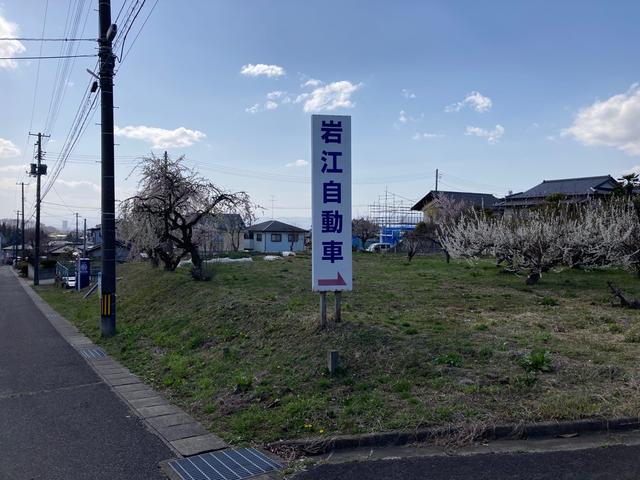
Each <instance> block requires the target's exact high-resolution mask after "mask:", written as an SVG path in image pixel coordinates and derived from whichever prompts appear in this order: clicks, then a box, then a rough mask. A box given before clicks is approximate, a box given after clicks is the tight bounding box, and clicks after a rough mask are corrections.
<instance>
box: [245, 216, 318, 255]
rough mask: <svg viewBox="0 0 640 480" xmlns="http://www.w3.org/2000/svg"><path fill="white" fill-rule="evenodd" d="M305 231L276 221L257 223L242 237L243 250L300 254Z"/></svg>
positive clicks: (302, 248)
mask: <svg viewBox="0 0 640 480" xmlns="http://www.w3.org/2000/svg"><path fill="white" fill-rule="evenodd" d="M306 234H307V230H305V229H304V228H299V227H294V226H293V225H288V224H286V223H283V222H279V221H277V220H269V221H266V222H262V223H257V224H255V225H253V226H251V227H249V228H247V232H246V233H245V235H244V248H245V249H247V250H255V251H257V252H286V251H291V252H301V251H303V250H304V242H305V235H306Z"/></svg>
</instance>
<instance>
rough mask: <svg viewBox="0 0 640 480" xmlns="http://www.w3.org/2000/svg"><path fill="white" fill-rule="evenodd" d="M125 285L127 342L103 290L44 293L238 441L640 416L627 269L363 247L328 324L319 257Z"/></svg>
mask: <svg viewBox="0 0 640 480" xmlns="http://www.w3.org/2000/svg"><path fill="white" fill-rule="evenodd" d="M118 276H119V277H122V280H121V281H119V282H118V331H119V333H118V335H117V336H116V337H114V338H111V339H107V340H105V339H100V337H99V317H98V299H97V297H96V296H95V295H94V296H93V297H91V299H89V300H83V299H82V296H81V295H78V294H77V293H75V292H70V291H62V290H59V289H57V288H55V287H38V289H37V290H38V292H39V293H40V294H41V295H42V296H43V297H44V298H45V299H46V300H47V301H48V302H49V303H51V304H52V305H53V306H54V308H55V309H56V310H58V311H59V312H60V313H61V314H63V315H64V316H65V317H67V318H68V319H69V320H71V321H72V322H74V323H75V324H76V325H78V327H79V328H80V329H81V330H82V331H83V332H85V333H86V334H87V335H89V336H90V337H91V338H92V339H94V340H95V341H97V342H98V343H99V344H101V345H102V346H103V347H104V348H105V349H106V350H107V351H108V352H109V353H110V354H111V355H113V356H114V357H116V358H118V359H120V361H122V362H123V363H124V364H125V365H126V366H127V367H129V368H130V369H131V370H132V371H134V372H135V373H136V374H138V375H140V376H141V377H142V378H144V379H145V380H146V381H147V382H148V383H150V384H151V385H153V386H154V387H155V388H157V389H159V390H161V391H163V392H164V394H165V395H166V396H167V397H168V398H169V399H170V400H171V401H173V402H175V403H177V404H179V405H181V406H182V407H184V408H185V409H187V410H188V411H189V412H191V413H192V414H193V415H194V416H195V417H196V418H198V419H199V420H200V421H202V422H203V423H204V424H205V425H206V426H208V427H209V428H211V429H212V430H213V431H215V432H216V433H218V434H220V435H222V436H223V437H224V438H225V439H227V440H228V441H231V442H235V443H252V442H256V443H261V442H268V441H273V440H276V439H280V438H296V437H304V436H309V435H333V434H338V433H358V432H370V431H379V430H387V429H396V428H416V427H418V426H427V425H442V424H446V423H456V424H467V423H468V424H473V425H478V424H479V423H483V424H496V423H503V422H519V421H536V420H545V419H572V418H581V417H586V416H600V415H605V416H613V415H638V414H639V413H640V400H639V399H638V396H637V389H638V378H640V375H639V374H640V367H639V366H638V361H637V359H638V358H639V357H640V333H638V332H639V330H638V327H637V325H638V324H639V323H640V311H632V310H624V309H621V308H616V307H614V306H612V304H611V300H610V295H609V293H608V290H607V285H606V282H607V280H611V281H613V282H614V283H615V284H618V285H624V288H625V290H626V291H628V292H629V294H630V295H633V296H636V297H640V282H639V281H638V280H636V279H635V278H634V277H633V276H631V275H629V274H626V273H624V272H618V271H610V270H609V271H592V272H585V271H579V270H564V271H562V272H555V273H554V272H550V273H545V274H544V276H543V277H542V279H541V281H540V283H539V284H538V285H534V286H527V285H525V282H524V278H523V277H517V276H513V275H505V274H503V273H500V270H499V269H496V267H495V266H494V265H493V264H492V263H491V262H489V261H487V262H480V263H479V264H477V265H475V266H471V265H469V264H467V263H456V262H453V263H451V264H449V265H448V264H446V263H445V262H444V261H442V260H441V259H440V258H437V257H416V258H414V260H413V261H412V262H411V263H408V262H406V260H405V258H404V257H401V256H395V255H366V254H356V255H355V256H354V290H353V292H347V293H344V294H343V300H342V301H343V319H344V321H343V322H342V323H339V324H336V325H333V326H332V327H331V328H329V329H327V330H324V331H320V330H318V329H317V324H318V302H319V300H318V296H317V294H313V293H312V292H311V289H310V283H311V282H310V276H311V264H310V259H309V257H308V256H304V255H301V256H298V257H295V258H287V259H285V260H281V261H278V262H258V261H256V262H253V263H249V264H219V265H216V267H215V275H214V277H213V280H212V281H210V282H194V281H192V280H191V278H190V275H189V272H188V270H187V269H184V270H179V271H178V272H175V273H169V272H164V271H162V270H153V269H151V267H150V266H148V265H146V264H128V265H122V266H120V267H119V270H118ZM330 298H331V297H330ZM559 299H561V300H559ZM330 307H331V304H330ZM330 349H331V350H334V349H335V350H338V351H339V352H340V362H341V368H340V369H339V371H338V372H336V373H334V374H333V375H329V374H328V372H327V370H326V352H327V350H330Z"/></svg>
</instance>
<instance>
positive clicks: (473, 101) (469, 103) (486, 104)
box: [444, 92, 493, 113]
mask: <svg viewBox="0 0 640 480" xmlns="http://www.w3.org/2000/svg"><path fill="white" fill-rule="evenodd" d="M492 105H493V102H492V101H491V99H490V98H489V97H485V96H484V95H482V94H481V93H480V92H471V93H468V94H467V96H466V97H464V100H462V101H461V102H456V103H452V104H451V105H447V106H446V107H445V109H444V111H445V112H459V111H460V110H462V109H463V108H465V107H469V108H473V109H474V110H475V111H476V112H479V113H484V112H488V111H489V110H491V106H492Z"/></svg>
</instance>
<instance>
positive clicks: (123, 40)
mask: <svg viewBox="0 0 640 480" xmlns="http://www.w3.org/2000/svg"><path fill="white" fill-rule="evenodd" d="M146 1H147V0H142V4H141V5H140V8H138V11H137V12H136V14H135V15H134V16H133V20H131V23H130V24H129V28H127V31H126V32H125V34H124V37H123V38H122V48H121V49H120V58H122V54H123V52H124V44H125V42H126V41H127V35H129V32H130V31H131V27H133V24H134V23H135V21H136V19H137V18H138V15H140V12H141V11H142V7H144V4H145V2H146ZM143 26H144V25H143Z"/></svg>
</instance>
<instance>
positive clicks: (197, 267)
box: [189, 246, 211, 280]
mask: <svg viewBox="0 0 640 480" xmlns="http://www.w3.org/2000/svg"><path fill="white" fill-rule="evenodd" d="M189 251H190V253H191V263H193V267H191V276H192V277H193V279H194V280H211V277H210V276H208V275H207V274H206V273H205V272H204V271H203V269H202V258H201V257H200V253H199V252H198V247H197V246H192V247H191V248H190V249H189Z"/></svg>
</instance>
